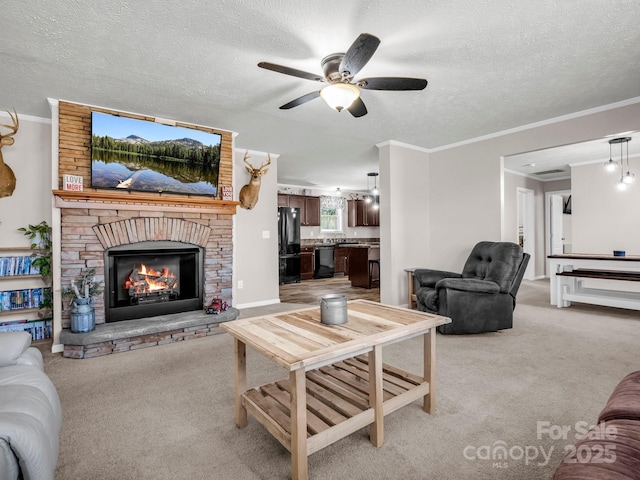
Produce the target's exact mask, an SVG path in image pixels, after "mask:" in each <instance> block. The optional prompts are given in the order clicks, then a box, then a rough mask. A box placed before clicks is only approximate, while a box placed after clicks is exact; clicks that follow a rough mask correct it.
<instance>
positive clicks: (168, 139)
mask: <svg viewBox="0 0 640 480" xmlns="http://www.w3.org/2000/svg"><path fill="white" fill-rule="evenodd" d="M221 140H222V136H221V135H219V134H217V133H209V132H204V131H201V130H196V129H194V128H186V127H177V126H171V125H164V124H160V123H155V122H151V121H146V120H137V119H134V118H127V117H121V116H118V115H112V114H107V113H100V112H91V187H93V188H105V189H123V190H135V191H140V192H158V193H179V194H185V195H208V196H216V195H217V193H218V174H219V173H220V143H221Z"/></svg>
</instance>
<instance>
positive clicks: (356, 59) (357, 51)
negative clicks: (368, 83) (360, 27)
mask: <svg viewBox="0 0 640 480" xmlns="http://www.w3.org/2000/svg"><path fill="white" fill-rule="evenodd" d="M378 45H380V39H379V38H378V37H374V36H373V35H370V34H368V33H361V34H360V36H359V37H358V38H356V40H355V42H353V43H352V44H351V46H350V47H349V50H347V53H345V54H344V58H343V59H342V61H341V62H340V68H339V71H340V74H344V73H345V72H348V74H347V76H348V77H353V76H355V75H356V74H357V73H358V72H359V71H360V70H361V69H362V67H364V66H365V65H366V64H367V62H368V61H369V60H370V59H371V57H372V56H373V54H374V53H375V51H376V49H377V48H378Z"/></svg>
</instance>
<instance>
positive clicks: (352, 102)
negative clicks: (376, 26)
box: [258, 33, 427, 117]
mask: <svg viewBox="0 0 640 480" xmlns="http://www.w3.org/2000/svg"><path fill="white" fill-rule="evenodd" d="M378 45H380V39H379V38H377V37H374V36H373V35H370V34H368V33H361V34H360V35H359V36H358V38H356V40H355V41H354V42H353V43H352V44H351V46H350V47H349V50H347V53H332V54H331V55H327V56H326V57H324V58H323V59H322V61H321V62H320V63H321V65H322V71H323V73H324V76H320V75H316V74H314V73H309V72H304V71H302V70H297V69H295V68H290V67H284V66H282V65H276V64H275V63H269V62H260V63H258V66H259V67H260V68H265V69H267V70H272V71H274V72H278V73H284V74H285V75H291V76H293V77H299V78H304V79H306V80H313V81H315V82H321V83H328V85H327V86H326V87H324V88H322V89H320V90H318V91H316V92H311V93H307V94H306V95H302V96H301V97H298V98H296V99H295V100H291V101H290V102H289V103H285V104H284V105H282V106H281V107H280V109H282V110H287V109H289V108H293V107H297V106H298V105H302V104H303V103H307V102H309V101H311V100H313V99H315V98H317V97H322V98H323V99H324V100H325V101H326V102H327V104H328V105H329V106H330V107H331V108H335V109H336V110H337V111H339V112H340V111H342V110H344V109H347V110H349V112H350V113H351V115H353V116H354V117H362V116H363V115H366V114H367V108H366V107H365V105H364V102H363V101H362V99H361V98H360V89H361V88H362V89H365V90H396V91H401V90H423V89H424V88H425V87H426V86H427V81H426V80H425V79H424V78H403V77H373V78H363V79H361V80H354V78H353V77H355V76H356V75H357V74H358V72H359V71H360V70H361V69H362V67H364V66H365V65H366V64H367V62H368V61H369V60H370V59H371V57H372V56H373V54H374V53H375V51H376V49H377V48H378Z"/></svg>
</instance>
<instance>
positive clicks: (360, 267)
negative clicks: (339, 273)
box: [349, 244, 380, 288]
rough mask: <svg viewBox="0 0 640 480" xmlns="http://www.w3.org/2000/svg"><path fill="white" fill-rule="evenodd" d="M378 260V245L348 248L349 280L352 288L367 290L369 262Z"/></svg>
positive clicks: (361, 245) (359, 245) (360, 245)
mask: <svg viewBox="0 0 640 480" xmlns="http://www.w3.org/2000/svg"><path fill="white" fill-rule="evenodd" d="M379 258H380V245H379V244H378V245H369V244H358V245H350V246H349V280H350V281H351V286H352V287H363V288H369V260H374V259H379Z"/></svg>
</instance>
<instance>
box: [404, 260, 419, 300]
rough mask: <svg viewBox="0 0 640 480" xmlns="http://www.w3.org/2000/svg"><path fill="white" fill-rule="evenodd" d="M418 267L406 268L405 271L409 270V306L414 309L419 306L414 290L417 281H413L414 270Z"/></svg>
mask: <svg viewBox="0 0 640 480" xmlns="http://www.w3.org/2000/svg"><path fill="white" fill-rule="evenodd" d="M416 268H417V267H412V268H405V269H404V271H405V272H407V291H408V297H407V300H408V301H407V308H410V309H412V310H413V309H414V308H418V302H417V300H416V292H414V286H415V282H414V281H413V272H414V271H415V270H416Z"/></svg>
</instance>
